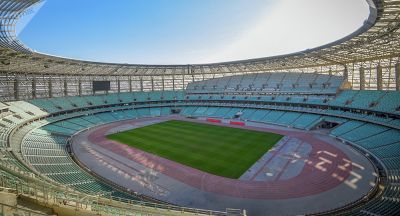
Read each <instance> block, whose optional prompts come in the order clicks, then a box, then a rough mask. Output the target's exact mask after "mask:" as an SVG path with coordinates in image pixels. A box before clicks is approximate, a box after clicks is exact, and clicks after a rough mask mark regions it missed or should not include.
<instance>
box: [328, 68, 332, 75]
mask: <svg viewBox="0 0 400 216" xmlns="http://www.w3.org/2000/svg"><path fill="white" fill-rule="evenodd" d="M328 74H329V76H332V68H329V71H328Z"/></svg>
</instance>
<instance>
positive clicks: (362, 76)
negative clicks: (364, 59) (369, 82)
mask: <svg viewBox="0 0 400 216" xmlns="http://www.w3.org/2000/svg"><path fill="white" fill-rule="evenodd" d="M360 90H365V68H363V67H360Z"/></svg>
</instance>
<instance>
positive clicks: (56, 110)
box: [0, 0, 400, 215]
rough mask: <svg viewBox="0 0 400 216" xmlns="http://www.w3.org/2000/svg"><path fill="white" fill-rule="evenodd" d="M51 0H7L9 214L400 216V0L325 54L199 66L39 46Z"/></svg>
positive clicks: (374, 4) (377, 7) (384, 1)
mask: <svg viewBox="0 0 400 216" xmlns="http://www.w3.org/2000/svg"><path fill="white" fill-rule="evenodd" d="M39 2H40V0H3V1H0V12H1V16H0V30H1V31H0V71H1V72H0V150H1V151H0V189H1V191H0V193H1V196H0V204H1V212H0V214H2V215H9V214H16V215H28V214H30V215H195V214H196V215H299V214H301V215H399V214H400V207H399V206H400V92H399V91H400V64H399V58H400V53H399V50H400V30H399V28H400V1H396V0H367V2H368V4H369V5H370V16H369V18H368V20H366V21H365V23H364V25H363V26H362V27H361V28H360V29H358V30H356V31H355V32H354V33H353V34H351V35H349V36H347V37H345V38H343V39H341V40H338V41H336V42H333V43H331V44H327V45H323V46H321V47H318V48H315V49H310V50H306V51H303V52H298V53H293V54H289V55H282V56H274V57H266V58H259V59H249V60H239V61H234V62H222V63H214V64H195V65H135V64H113V63H102V62H90V61H84V60H76V59H68V58H62V57H55V56H51V55H46V54H42V53H38V52H35V51H33V50H31V49H30V48H28V47H26V46H25V45H24V44H22V43H21V42H20V41H19V40H18V38H17V37H16V35H15V30H14V27H15V24H16V23H17V22H18V20H19V18H20V16H21V14H23V13H24V12H26V11H28V10H29V9H30V8H31V7H32V6H34V5H35V4H38V3H39ZM168 124H170V125H169V126H168ZM171 124H172V126H171ZM188 128H192V129H188ZM193 128H195V129H193ZM210 131H212V132H210ZM121 133H122V138H121V137H119V138H115V136H116V135H118V134H119V135H121ZM127 133H128V135H129V133H131V135H132V136H137V137H139V138H137V139H133V138H132V139H131V138H129V139H131V140H133V141H132V142H131V143H126V142H124V139H123V136H124V135H126V134H127ZM211 133H212V134H219V135H220V136H217V135H210V136H212V137H215V139H218V140H217V142H215V143H212V141H213V139H209V140H208V141H207V139H205V138H204V140H205V141H204V140H203V138H202V137H206V136H208V135H205V134H211ZM268 133H270V134H272V135H271V136H273V135H274V136H276V137H275V138H276V140H275V141H274V142H272V143H270V146H269V147H268V148H267V147H265V146H261V148H260V146H257V145H256V144H257V143H256V140H264V139H270V138H271V137H269V138H264V137H263V136H267V135H268ZM258 136H260V137H261V138H260V139H256V138H257V137H258ZM112 137H114V138H113V139H109V138H112ZM143 137H146V139H144V138H143ZM171 137H173V139H172V138H171ZM194 137H195V138H196V140H194ZM231 137H234V138H231ZM230 138H231V139H230ZM115 139H116V140H115ZM199 139H201V140H199ZM139 140H140V141H143V140H144V141H143V142H144V143H142V144H143V145H139V144H140V143H139V144H137V143H138V142H139ZM249 140H250V141H251V142H250V141H249ZM246 141H247V142H246ZM157 142H158V143H157ZM222 142H224V145H222V144H221V143H222ZM124 143H125V144H129V145H124ZM185 143H188V144H191V145H190V146H185ZM210 143H211V144H213V145H210ZM136 144H137V145H136ZM146 144H147V145H146ZM161 144H162V145H161ZM219 144H221V146H215V145H219ZM174 145H182V146H180V147H179V146H178V147H173V146H174ZM235 145H236V146H235ZM240 145H249V146H251V148H239V147H238V146H240ZM206 146H208V147H206ZM167 147H169V148H168V149H167ZM177 148H179V151H178V150H177V151H174V150H173V149H177ZM258 148H260V150H259V149H258ZM193 149H197V150H196V151H192V152H190V150H193ZM235 149H236V152H235ZM237 149H240V152H239V150H237ZM188 151H189V152H188ZM238 152H239V153H238ZM191 153H193V154H191ZM208 153H209V155H208ZM197 157H198V158H197ZM195 159H196V160H195ZM238 170H239V171H238Z"/></svg>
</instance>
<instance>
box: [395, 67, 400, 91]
mask: <svg viewBox="0 0 400 216" xmlns="http://www.w3.org/2000/svg"><path fill="white" fill-rule="evenodd" d="M394 74H395V76H396V77H395V82H396V91H400V63H397V64H396V65H395V66H394Z"/></svg>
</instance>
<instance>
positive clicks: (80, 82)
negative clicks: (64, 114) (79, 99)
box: [78, 77, 82, 96]
mask: <svg viewBox="0 0 400 216" xmlns="http://www.w3.org/2000/svg"><path fill="white" fill-rule="evenodd" d="M78 94H79V96H82V77H79V78H78Z"/></svg>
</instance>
